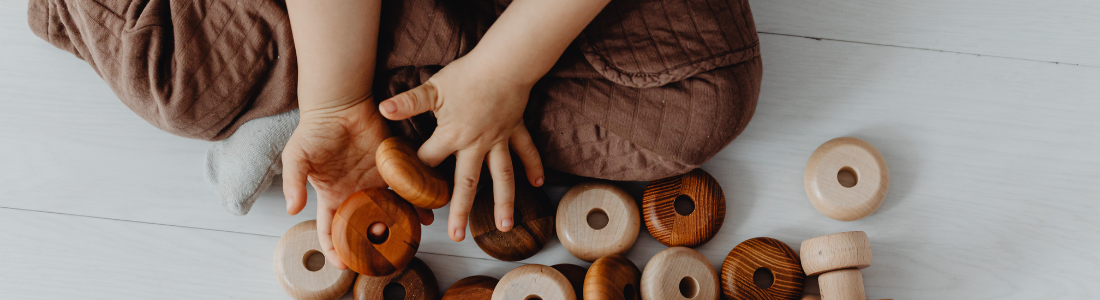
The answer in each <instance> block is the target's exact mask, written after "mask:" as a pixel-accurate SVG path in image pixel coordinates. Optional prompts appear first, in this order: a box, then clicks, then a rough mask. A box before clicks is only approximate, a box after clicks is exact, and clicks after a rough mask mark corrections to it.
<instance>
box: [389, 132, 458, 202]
mask: <svg viewBox="0 0 1100 300" xmlns="http://www.w3.org/2000/svg"><path fill="white" fill-rule="evenodd" d="M375 151H376V152H375V156H374V160H375V163H376V165H377V167H378V174H379V175H381V176H382V180H385V181H386V184H387V185H389V186H390V188H391V189H393V191H394V192H395V193H397V194H398V195H401V198H404V199H405V200H408V201H409V203H412V205H416V206H417V207H420V208H426V209H436V208H440V207H443V206H444V205H447V202H449V201H451V188H450V184H448V183H447V181H446V180H444V179H443V176H440V175H439V173H438V172H436V171H435V170H432V168H430V167H428V165H426V164H424V162H422V161H420V158H419V157H418V156H417V155H416V150H413V148H412V147H409V145H408V142H407V141H405V140H404V139H401V138H399V137H390V138H387V139H385V140H383V141H382V143H381V144H379V145H378V149H377V150H375Z"/></svg>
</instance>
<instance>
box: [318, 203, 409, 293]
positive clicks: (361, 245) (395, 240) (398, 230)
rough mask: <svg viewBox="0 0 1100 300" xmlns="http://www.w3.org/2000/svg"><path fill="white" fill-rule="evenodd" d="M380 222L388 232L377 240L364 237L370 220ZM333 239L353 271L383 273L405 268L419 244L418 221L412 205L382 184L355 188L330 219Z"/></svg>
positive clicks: (341, 256) (338, 250) (382, 274)
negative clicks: (382, 238)
mask: <svg viewBox="0 0 1100 300" xmlns="http://www.w3.org/2000/svg"><path fill="white" fill-rule="evenodd" d="M376 222H382V223H383V224H385V225H386V227H387V228H388V231H389V236H388V238H386V240H385V241H383V242H382V243H380V244H375V243H372V242H371V241H370V240H369V239H368V238H367V231H368V230H369V228H370V226H371V224H374V223H376ZM332 243H333V246H335V248H336V253H337V254H339V255H340V259H341V260H343V262H344V264H346V265H347V266H348V268H351V269H352V270H355V272H357V273H359V274H364V275H370V276H385V275H389V274H392V273H393V272H395V271H397V270H400V269H401V268H404V267H405V265H406V264H408V263H409V261H410V260H412V259H413V256H414V255H416V250H417V249H418V248H419V247H420V221H419V219H417V215H416V211H415V210H413V207H412V205H409V203H408V202H405V201H404V200H401V198H400V197H398V196H397V194H394V193H393V191H390V190H388V189H384V188H373V189H366V190H363V191H359V192H356V193H354V194H352V195H351V196H349V197H348V199H347V200H344V203H343V204H340V208H338V209H337V210H336V215H335V216H334V217H333V219H332Z"/></svg>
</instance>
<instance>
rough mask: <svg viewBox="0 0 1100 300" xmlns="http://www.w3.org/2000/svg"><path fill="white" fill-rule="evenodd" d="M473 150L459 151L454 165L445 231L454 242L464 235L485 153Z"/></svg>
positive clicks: (459, 240) (460, 239)
mask: <svg viewBox="0 0 1100 300" xmlns="http://www.w3.org/2000/svg"><path fill="white" fill-rule="evenodd" d="M473 151H474V150H473V149H470V150H463V151H459V152H458V162H457V163H456V166H455V188H454V193H453V194H452V196H451V216H450V217H448V220H447V231H448V232H449V234H450V236H451V240H453V241H456V242H461V241H462V240H463V239H464V238H465V237H466V223H467V222H468V221H469V217H470V207H471V206H473V204H474V194H476V193H477V180H478V177H479V176H480V175H481V163H482V160H483V158H484V157H485V154H481V153H474V152H473Z"/></svg>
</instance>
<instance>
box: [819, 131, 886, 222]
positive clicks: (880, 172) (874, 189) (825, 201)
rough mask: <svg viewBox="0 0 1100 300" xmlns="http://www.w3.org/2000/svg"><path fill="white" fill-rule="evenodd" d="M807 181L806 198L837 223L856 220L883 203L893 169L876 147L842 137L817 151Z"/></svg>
mask: <svg viewBox="0 0 1100 300" xmlns="http://www.w3.org/2000/svg"><path fill="white" fill-rule="evenodd" d="M804 181H805V185H806V195H807V196H808V197H809V198H810V203H813V205H814V207H815V208H817V210H818V211H820V212H821V213H822V214H824V215H826V216H828V217H830V218H833V219H835V220H838V221H854V220H859V219H862V218H863V217H866V216H868V215H870V214H872V213H874V212H875V210H876V209H878V207H879V205H881V204H882V199H884V198H886V192H887V191H888V190H889V188H890V170H889V168H887V167H886V161H885V160H883V159H882V154H881V153H879V152H878V149H875V146H872V145H871V144H870V143H867V142H864V141H863V140H860V139H857V138H853V137H841V138H835V139H832V140H829V141H828V142H825V143H824V144H821V146H820V147H817V150H814V153H813V154H812V155H810V161H809V162H808V163H806V173H805V174H804Z"/></svg>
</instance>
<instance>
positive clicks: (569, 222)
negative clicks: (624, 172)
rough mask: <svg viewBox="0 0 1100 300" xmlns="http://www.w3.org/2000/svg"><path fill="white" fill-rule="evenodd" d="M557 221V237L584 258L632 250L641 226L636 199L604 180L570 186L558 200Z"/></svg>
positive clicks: (580, 257)
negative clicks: (559, 200)
mask: <svg viewBox="0 0 1100 300" xmlns="http://www.w3.org/2000/svg"><path fill="white" fill-rule="evenodd" d="M556 221H557V224H556V225H555V227H556V228H557V233H558V240H560V241H561V244H562V245H563V246H565V249H566V250H569V253H572V254H573V256H576V257H577V258H579V259H581V260H584V261H593V260H596V259H597V258H600V257H604V256H608V255H611V254H616V253H623V252H626V251H627V250H630V247H632V246H634V241H635V240H636V239H637V238H638V230H639V229H640V228H641V219H640V217H639V216H638V206H637V205H636V204H635V203H634V198H633V197H631V196H630V194H627V193H626V191H624V190H623V189H621V188H619V187H617V186H615V185H612V184H610V183H605V182H588V183H581V184H578V185H575V186H573V188H571V189H569V191H568V192H566V193H565V196H562V198H561V202H559V203H558V214H557V220H556ZM590 271H591V270H590Z"/></svg>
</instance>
